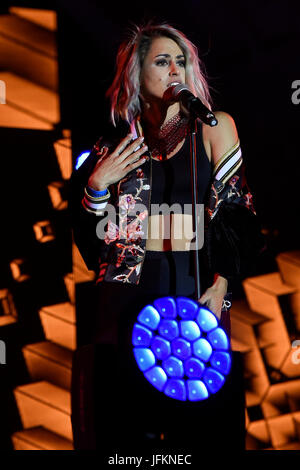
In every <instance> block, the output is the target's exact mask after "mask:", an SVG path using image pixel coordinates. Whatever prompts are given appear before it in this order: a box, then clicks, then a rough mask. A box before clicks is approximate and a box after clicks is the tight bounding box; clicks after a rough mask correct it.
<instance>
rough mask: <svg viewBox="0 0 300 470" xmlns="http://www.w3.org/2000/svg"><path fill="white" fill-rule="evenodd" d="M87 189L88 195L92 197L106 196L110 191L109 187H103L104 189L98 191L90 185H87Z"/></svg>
mask: <svg viewBox="0 0 300 470" xmlns="http://www.w3.org/2000/svg"><path fill="white" fill-rule="evenodd" d="M86 190H87V193H88V195H89V196H92V197H101V196H106V194H107V192H108V190H107V188H105V189H103V191H96V189H93V188H91V187H90V186H86Z"/></svg>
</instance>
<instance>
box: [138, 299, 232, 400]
mask: <svg viewBox="0 0 300 470" xmlns="http://www.w3.org/2000/svg"><path fill="white" fill-rule="evenodd" d="M132 345H133V353H134V356H135V360H136V362H137V365H138V367H139V369H140V370H141V371H142V372H143V374H144V376H145V378H146V379H147V380H148V381H149V382H150V383H151V384H152V385H153V386H154V387H155V388H156V389H158V390H159V391H161V392H163V393H164V394H165V395H167V396H169V397H171V398H174V399H176V400H182V401H186V400H188V401H199V400H205V399H207V398H208V397H209V396H210V395H211V394H214V393H216V392H218V391H219V390H220V389H221V388H222V387H223V385H224V383H225V380H226V375H228V374H229V372H230V369H231V352H230V342H229V339H228V336H227V334H226V333H225V331H224V330H223V328H221V327H220V325H219V320H218V318H217V317H216V316H215V315H214V314H213V313H212V312H211V311H210V310H209V309H208V308H207V307H204V306H201V305H200V304H199V303H198V302H196V301H195V300H192V299H189V298H187V297H177V298H174V297H162V298H159V299H156V300H155V301H154V302H153V305H151V304H149V305H147V306H146V307H144V308H143V309H142V310H141V312H140V313H139V315H138V318H137V322H136V323H135V324H134V326H133V332H132Z"/></svg>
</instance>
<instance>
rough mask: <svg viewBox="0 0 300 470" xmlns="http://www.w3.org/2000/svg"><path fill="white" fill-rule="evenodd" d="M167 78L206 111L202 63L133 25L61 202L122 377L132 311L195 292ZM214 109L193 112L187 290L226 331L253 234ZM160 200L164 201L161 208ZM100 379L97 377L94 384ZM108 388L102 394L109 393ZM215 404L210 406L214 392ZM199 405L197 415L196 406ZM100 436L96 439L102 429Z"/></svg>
mask: <svg viewBox="0 0 300 470" xmlns="http://www.w3.org/2000/svg"><path fill="white" fill-rule="evenodd" d="M177 84H187V85H188V86H189V88H190V90H191V91H192V93H194V94H195V95H196V96H198V97H199V98H200V99H201V100H202V101H203V103H204V104H205V105H206V106H207V107H209V108H210V109H211V98H210V95H209V87H208V84H207V82H206V79H205V74H204V71H203V65H202V64H201V62H200V60H199V58H198V54H197V49H196V47H195V46H194V45H193V44H192V43H191V42H190V41H189V40H188V39H187V38H186V37H185V35H184V34H183V33H181V32H179V31H178V30H176V29H175V28H173V27H171V26H169V25H167V24H160V25H147V26H146V27H141V28H136V30H135V31H134V32H133V33H132V35H131V37H130V39H128V40H127V41H125V42H124V43H123V44H122V45H121V46H120V49H119V53H118V57H117V71H116V75H115V79H114V81H113V84H112V86H111V87H110V89H109V90H108V96H109V97H110V99H111V118H112V122H113V124H114V126H115V127H116V132H115V133H114V135H113V136H112V137H111V138H109V139H107V140H104V138H101V139H100V140H99V141H98V142H97V144H96V145H95V146H94V148H93V151H92V152H91V154H90V156H89V157H88V159H87V160H86V161H85V162H84V164H83V165H82V166H81V167H80V168H79V170H77V171H75V172H74V175H73V177H72V183H73V193H74V194H76V197H77V202H75V201H72V206H71V210H72V213H73V214H74V236H75V242H76V243H77V245H78V247H79V249H80V251H81V253H82V255H83V258H84V259H85V261H86V264H87V266H88V267H89V269H94V270H95V271H96V273H97V281H96V286H97V296H98V299H99V304H98V308H97V312H98V318H97V325H96V327H95V329H94V342H95V343H96V344H98V345H102V346H103V345H107V347H108V346H112V345H115V346H117V348H118V351H122V353H121V356H117V357H118V359H117V361H119V362H118V363H119V364H121V363H122V366H121V368H122V370H123V371H124V370H126V377H127V378H128V377H131V378H132V380H133V376H131V370H130V371H129V368H128V364H129V362H130V358H129V356H127V351H128V350H129V348H128V346H129V343H130V332H131V326H132V323H133V321H134V319H135V318H136V315H137V313H138V312H139V310H140V309H141V308H142V306H143V305H145V304H146V302H151V301H153V300H154V299H155V298H157V297H162V296H166V295H173V296H176V295H177V296H178V295H183V296H187V297H194V295H195V279H194V265H193V249H194V247H193V244H192V239H193V230H192V214H191V210H190V208H191V203H192V196H191V186H190V169H189V165H190V163H189V152H190V151H189V136H190V134H191V129H192V125H193V122H195V118H194V117H193V116H191V115H189V113H188V112H187V110H186V109H185V108H184V107H183V106H182V105H181V104H180V103H179V102H174V101H172V99H169V98H168V99H166V96H169V95H168V90H169V88H170V87H172V86H176V85H177ZM215 116H216V118H217V120H218V125H217V126H215V127H210V126H208V125H206V124H203V123H202V122H201V121H200V120H199V119H197V120H196V130H197V132H196V148H197V181H198V184H197V190H198V203H200V204H205V209H206V230H205V239H204V240H205V242H204V247H203V249H202V250H199V259H200V282H201V296H200V298H199V299H198V300H199V302H200V303H203V304H206V305H207V306H208V307H209V308H210V309H211V310H212V311H213V312H214V313H215V314H216V316H217V317H218V318H219V319H220V320H221V323H222V324H223V326H224V327H225V328H227V330H228V332H229V333H230V329H229V316H228V315H229V310H228V308H227V307H228V305H230V303H228V302H224V299H226V297H225V296H226V294H227V290H228V282H230V281H231V280H233V279H235V278H236V277H238V276H242V275H243V274H244V273H245V272H246V270H247V268H248V264H247V261H248V259H249V256H251V253H253V252H254V249H255V248H256V242H255V240H254V239H252V240H251V234H255V230H256V218H255V212H254V210H253V206H252V202H251V194H250V193H249V191H248V189H247V186H246V184H245V180H244V177H243V174H242V158H241V150H240V146H239V139H238V134H237V130H236V126H235V123H234V120H233V119H232V117H231V116H230V115H229V114H227V113H225V112H221V111H218V112H215ZM124 123H127V127H126V125H125V126H124ZM161 204H165V205H166V206H165V207H168V208H170V207H172V208H174V207H175V210H174V211H173V210H172V211H169V212H168V211H167V212H164V211H161V210H159V209H161V208H159V207H158V206H159V205H161ZM174 205H175V206H174ZM187 207H188V210H184V209H186V208H187ZM115 210H116V211H117V215H116V214H115ZM107 212H108V216H107ZM161 212H163V214H161ZM173 212H175V213H173ZM245 223H246V225H245ZM228 224H229V226H228ZM202 228H203V227H202ZM178 234H179V235H178ZM254 245H255V246H254ZM249 246H250V247H252V250H250V251H251V253H250V251H249ZM196 249H198V248H197V247H196ZM247 255H248V256H247ZM222 306H223V308H222ZM100 350H101V353H97V354H96V356H95V357H96V361H98V362H96V366H95V367H96V370H97V364H98V365H99V364H100V363H101V357H100V356H99V354H102V355H103V347H102V349H101V348H100ZM98 351H99V348H98ZM114 351H115V350H114ZM118 354H119V353H118ZM102 357H103V356H102ZM126 361H127V362H126ZM108 373H109V372H108ZM111 380H113V379H112V378H111ZM140 386H141V387H143V384H140ZM100 388H101V387H100V386H98V388H97V385H96V390H97V392H96V393H99V390H100ZM102 390H103V387H102ZM111 390H112V389H111V388H109V392H107V394H106V395H105V398H104V397H103V396H102V399H106V400H112V398H111V396H112V391H111ZM140 390H141V389H140ZM145 393H146V392H145ZM99 396H100V395H99ZM133 396H134V399H133V398H132V397H133ZM139 396H141V394H140V395H139ZM139 396H138V395H137V392H136V387H135V388H134V387H133V388H130V392H128V395H127V398H126V400H127V402H128V400H132V403H134V404H135V405H134V406H136V407H137V409H139V410H140V412H141V413H142V411H141V410H142V405H141V403H139V404H137V402H138V400H139ZM240 398H241V397H240ZM115 399H116V400H117V397H115ZM171 401H172V400H171ZM96 402H97V400H96ZM169 402H170V400H169ZM211 403H212V402H211ZM74 406H75V405H74ZM139 406H140V408H139ZM165 406H166V407H168V406H169V404H168V402H166V404H165ZM177 406H178V405H177ZM96 407H97V405H96ZM208 407H209V405H206V409H207V408H208ZM241 408H242V407H241V406H240V408H239V411H238V413H237V415H239V419H240V418H241V414H242V413H243V411H242V409H241ZM187 409H188V408H187V407H186V408H185V411H183V413H186V412H187ZM214 409H219V405H218V404H217V403H216V402H214ZM121 412H122V411H119V413H121ZM210 412H211V409H210ZM97 413H98V414H97V416H98V417H99V416H101V413H103V410H102V411H101V410H100V408H99V407H98V411H97ZM191 413H193V411H191ZM201 413H202V416H203V417H204V413H205V411H204V407H203V406H202V409H201ZM239 413H241V414H239ZM150 415H151V413H149V415H147V416H148V417H147V420H146V422H148V423H150V422H151V423H152V424H151V425H149V428H147V427H145V429H144V437H145V436H146V435H148V434H149V430H151V429H152V430H153V429H156V425H155V423H154V422H153V421H151V416H150ZM171 415H172V412H171V410H170V413H169V414H168V420H167V421H168V423H169V424H168V425H166V422H167V421H166V422H165V424H161V428H160V427H159V426H157V429H156V431H157V433H161V432H162V430H163V431H164V435H166V436H171V435H172V436H173V437H172V439H173V438H174V435H173V434H172V432H171V430H170V429H169V430H168V431H166V429H167V427H168V426H169V428H170V422H171ZM127 418H128V419H127V423H128V422H129V421H130V418H129V417H128V416H127ZM240 422H241V424H242V426H241V429H242V428H243V423H242V420H240ZM151 426H152V428H151ZM96 427H97V423H96ZM111 433H112V435H113V434H114V429H113V427H112V428H111ZM147 433H148V434H147ZM168 433H169V434H168ZM100 435H101V439H103V433H101V432H100V433H99V436H100ZM106 435H107V434H106ZM154 435H155V433H154ZM176 435H177V436H178V434H176ZM182 438H183V436H182V435H181V439H182ZM112 439H113V438H112ZM172 439H171V437H170V442H173V441H172ZM108 441H109V439H108Z"/></svg>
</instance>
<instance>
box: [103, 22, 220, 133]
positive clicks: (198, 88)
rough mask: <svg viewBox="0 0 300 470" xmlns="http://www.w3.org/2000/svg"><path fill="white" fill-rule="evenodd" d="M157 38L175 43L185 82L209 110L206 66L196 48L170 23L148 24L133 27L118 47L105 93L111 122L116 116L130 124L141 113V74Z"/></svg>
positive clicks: (209, 99)
mask: <svg viewBox="0 0 300 470" xmlns="http://www.w3.org/2000/svg"><path fill="white" fill-rule="evenodd" d="M157 37H168V38H170V39H173V41H175V42H176V43H177V44H178V46H179V47H180V48H181V50H182V51H183V54H184V56H185V61H186V66H185V70H186V84H187V85H188V86H189V88H190V90H191V91H192V92H193V93H194V94H195V95H196V96H198V97H199V98H200V99H201V100H202V101H203V103H204V104H205V105H206V106H207V107H208V108H209V109H211V104H212V100H211V96H210V92H209V86H208V83H207V81H206V73H205V67H204V64H203V63H202V61H201V59H200V58H199V56H198V50H197V47H196V46H195V45H194V44H193V43H192V42H191V41H190V40H189V39H188V38H187V37H186V36H185V35H184V34H183V33H182V32H180V31H178V30H177V29H175V28H174V27H173V26H170V25H169V24H167V23H161V24H156V25H155V24H151V23H150V24H148V25H146V26H134V29H133V31H132V32H131V33H130V37H129V38H128V39H127V40H125V41H123V42H122V44H121V45H120V47H119V51H118V54H117V60H116V69H117V70H116V74H115V78H114V80H113V83H112V85H111V86H110V88H109V89H108V90H107V93H106V96H108V97H109V98H110V101H111V120H112V122H113V124H114V125H116V120H118V119H119V118H122V119H125V120H126V121H128V122H129V123H131V122H132V121H133V119H134V118H136V117H137V116H138V115H140V114H141V102H140V98H139V94H140V73H141V69H142V66H143V62H144V59H145V57H146V55H147V52H148V50H149V48H150V46H151V42H152V40H153V39H154V38H157Z"/></svg>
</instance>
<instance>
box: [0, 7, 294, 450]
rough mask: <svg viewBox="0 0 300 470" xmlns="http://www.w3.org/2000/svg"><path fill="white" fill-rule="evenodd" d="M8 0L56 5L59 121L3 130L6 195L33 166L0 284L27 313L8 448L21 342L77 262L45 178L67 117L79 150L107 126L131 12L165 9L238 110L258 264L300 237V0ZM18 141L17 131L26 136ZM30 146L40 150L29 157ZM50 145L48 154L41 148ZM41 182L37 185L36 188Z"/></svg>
mask: <svg viewBox="0 0 300 470" xmlns="http://www.w3.org/2000/svg"><path fill="white" fill-rule="evenodd" d="M9 6H23V7H29V8H30V7H32V8H44V9H52V10H53V9H55V10H56V11H57V14H58V33H57V47H58V60H59V93H60V105H61V122H60V124H59V125H58V126H57V129H54V131H53V133H43V132H40V131H29V132H28V131H26V132H22V130H7V129H1V133H0V139H1V151H2V155H4V156H9V157H7V158H3V159H2V175H7V176H8V177H5V178H4V180H5V181H3V182H2V187H1V189H2V190H3V188H4V191H3V199H2V200H4V197H7V194H8V188H9V186H8V187H7V189H5V188H6V186H5V185H7V184H8V183H9V182H10V181H11V180H10V178H9V176H10V175H14V178H15V179H14V183H15V187H18V188H20V187H21V188H22V187H23V186H22V185H23V182H24V181H25V178H26V197H25V199H24V195H23V196H22V198H23V199H22V207H23V208H25V207H26V210H25V209H24V210H19V212H18V217H12V216H11V214H12V210H11V208H12V207H14V206H13V205H12V204H10V205H9V204H6V205H5V207H2V216H3V221H4V222H2V228H1V236H2V237H4V239H3V240H2V246H3V247H5V249H4V250H3V251H2V253H1V256H2V261H1V270H0V283H1V288H2V287H8V288H10V289H11V291H12V293H13V295H14V298H15V299H16V303H17V308H18V314H19V320H18V323H17V325H15V326H14V327H13V328H11V331H10V329H9V328H8V329H7V330H5V332H4V333H3V332H2V336H1V339H3V340H5V341H6V343H7V344H8V345H9V346H8V349H7V363H8V364H9V363H10V364H12V363H13V364H15V365H16V367H15V368H14V370H13V371H12V370H10V372H9V371H8V370H7V367H6V366H5V367H3V366H2V368H1V382H2V384H4V383H9V389H7V390H6V389H5V387H2V395H1V403H2V407H1V419H2V423H7V425H4V424H3V425H2V427H1V431H0V437H1V443H2V448H3V449H4V448H10V446H11V442H10V434H11V433H12V432H14V431H15V430H18V429H21V427H22V426H21V423H20V420H19V416H18V413H17V409H16V407H15V405H14V403H13V399H12V393H11V390H12V389H13V388H14V387H15V386H17V385H19V384H21V383H28V382H29V381H30V377H28V373H27V370H26V368H25V364H24V360H23V358H22V354H21V349H20V348H21V347H22V346H23V345H25V344H28V343H29V342H35V341H36V342H37V341H42V340H43V339H44V336H43V332H42V330H41V326H40V322H39V320H38V313H37V312H38V309H39V308H40V307H41V306H43V305H45V304H48V303H49V304H50V303H56V302H63V301H66V300H67V295H66V292H65V288H64V285H63V282H62V277H63V275H64V274H66V273H68V272H70V271H71V269H72V268H71V239H70V233H69V231H68V227H67V220H68V219H67V217H66V214H65V212H63V213H60V214H58V213H56V212H55V211H53V209H52V207H51V203H50V200H49V196H48V193H47V189H46V188H47V184H49V182H51V181H54V180H57V179H58V178H59V174H58V173H59V172H58V168H57V162H56V159H55V155H54V154H52V142H53V141H54V140H55V139H57V138H59V137H60V134H61V130H62V129H71V131H72V147H73V158H74V161H75V159H76V158H77V156H78V155H79V154H80V153H81V152H82V151H86V150H89V149H90V148H91V147H92V145H93V144H94V143H95V141H96V140H97V139H98V137H99V136H101V135H102V134H104V133H105V132H106V129H107V126H108V115H109V107H108V102H107V100H106V99H105V91H106V89H107V88H108V86H109V85H110V84H111V81H112V79H113V75H114V63H115V56H116V52H117V49H118V45H119V42H120V40H121V39H122V38H123V37H124V34H125V33H126V28H128V27H129V26H130V24H132V23H140V22H145V21H147V20H150V19H156V20H157V21H167V22H169V23H170V24H172V25H173V26H175V27H177V28H178V29H180V30H181V31H183V32H184V33H185V34H186V35H187V36H188V37H189V38H190V39H191V40H192V41H193V42H194V43H195V44H196V45H197V46H198V48H199V55H200V57H201V59H202V60H203V61H204V63H205V65H206V71H207V74H208V77H209V84H210V86H211V91H212V96H213V99H214V103H215V106H214V109H215V110H223V111H226V112H228V113H229V114H230V115H231V116H232V117H233V118H234V120H235V122H236V125H237V129H238V133H239V136H240V141H241V146H242V151H243V156H244V159H245V163H246V168H247V177H248V183H249V185H250V188H251V190H252V192H253V194H254V197H255V206H256V209H257V212H258V214H259V217H260V219H261V222H262V227H263V229H264V233H265V235H266V241H267V248H266V251H265V252H264V254H263V255H262V256H261V258H260V262H259V264H258V265H257V274H260V273H264V272H272V271H277V266H276V260H275V257H276V255H277V254H278V253H280V252H282V251H287V250H294V249H299V245H300V243H299V240H300V237H299V234H300V229H299V222H298V219H299V209H298V180H299V176H298V174H299V117H300V104H298V105H295V104H293V103H292V99H291V97H292V93H293V92H294V90H292V82H293V81H295V80H300V70H299V69H300V66H299V53H300V31H299V29H300V27H299V17H300V6H299V5H298V3H297V2H287V1H278V0H275V1H258V0H254V1H240V2H233V1H226V2H225V1H224V2H221V1H217V2H200V1H199V0H191V1H188V2H175V1H172V2H157V1H148V2H141V1H130V2H121V3H120V2H113V1H109V0H108V1H102V0H98V1H96V0H93V1H92V0H86V1H82V2H72V1H71V0H62V1H56V2H51V1H39V2H38V1H36V2H30V1H14V2H2V5H1V6H0V13H5V11H7V8H8V7H9ZM15 139H16V140H15ZM33 141H34V143H35V145H34V151H33V148H32V142H33ZM13 142H18V147H17V146H15V145H12V143H13ZM25 148H26V149H27V150H26V151H27V152H28V155H29V153H30V162H31V164H32V166H30V167H29V166H28V164H26V159H25V157H26V154H24V149H25ZM21 151H22V152H23V154H21ZM41 155H47V157H46V158H45V159H44V160H42V159H41ZM21 156H22V158H21ZM23 157H24V158H23ZM16 162H18V164H16ZM16 168H17V171H16ZM2 178H3V177H2ZM36 194H38V195H39V197H38V198H35V199H34V196H35V195H36ZM32 200H34V201H35V203H34V204H31V201H32ZM18 202H19V201H18ZM3 206H4V204H3ZM41 218H46V219H47V218H49V219H51V221H52V223H53V225H54V228H55V230H56V233H57V234H58V235H59V236H58V237H57V239H56V241H55V242H54V243H50V244H48V246H47V248H46V247H40V246H38V244H37V243H36V241H35V239H34V236H33V233H32V224H33V223H34V222H35V221H37V220H40V219H41ZM12 219H13V220H12ZM8 220H9V224H7V223H6V221H8ZM20 228H21V232H22V237H20V236H19V233H20ZM66 247H68V248H67V250H69V252H67V255H66ZM33 253H34V256H31V254H33ZM18 256H20V257H22V256H25V257H28V258H29V259H30V260H31V263H32V264H31V267H30V269H31V272H32V273H35V274H36V275H35V276H33V277H32V279H33V280H32V281H30V282H29V283H27V284H26V285H24V286H22V285H16V284H15V283H14V282H13V279H12V278H11V274H10V272H9V269H8V264H9V261H10V260H11V259H13V258H16V257H18ZM3 266H6V267H5V268H3ZM83 287H84V286H83ZM22 289H23V290H22ZM48 297H49V298H48ZM6 374H7V375H6ZM12 410H13V411H12Z"/></svg>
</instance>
